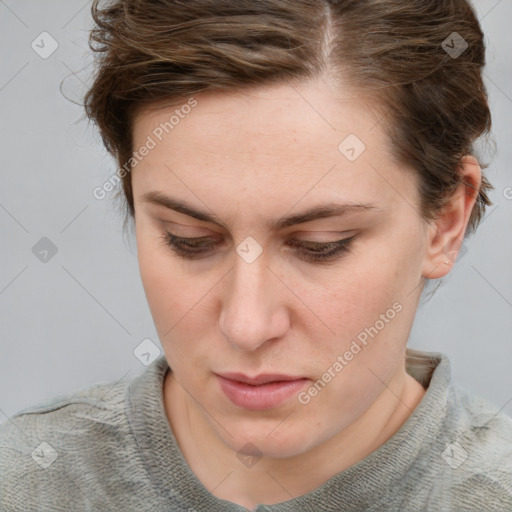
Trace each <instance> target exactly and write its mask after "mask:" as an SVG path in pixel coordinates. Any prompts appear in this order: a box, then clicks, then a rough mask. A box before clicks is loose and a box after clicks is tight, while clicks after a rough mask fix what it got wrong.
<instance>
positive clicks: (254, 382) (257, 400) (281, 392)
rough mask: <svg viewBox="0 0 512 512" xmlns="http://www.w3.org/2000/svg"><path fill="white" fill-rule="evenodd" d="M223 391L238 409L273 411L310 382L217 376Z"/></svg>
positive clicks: (276, 377) (272, 376)
mask: <svg viewBox="0 0 512 512" xmlns="http://www.w3.org/2000/svg"><path fill="white" fill-rule="evenodd" d="M216 377H217V380H218V381H219V385H220V388H221V390H222V391H223V392H224V394H225V395H226V397H227V398H228V399H229V400H230V401H231V402H232V403H233V404H234V405H236V406H237V407H241V408H243V409H248V410H254V411H255V410H265V409H273V408H276V407H278V406H280V405H283V404H284V403H285V402H287V401H289V400H290V399H291V398H292V397H293V396H296V395H297V393H299V391H300V390H301V389H302V388H303V387H304V386H305V385H306V384H307V383H308V382H309V379H307V378H305V377H297V376H291V375H282V374H261V375H257V376H255V377H248V376H247V375H244V374H241V373H224V374H222V375H219V374H216Z"/></svg>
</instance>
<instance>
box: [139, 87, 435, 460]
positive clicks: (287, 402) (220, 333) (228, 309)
mask: <svg viewBox="0 0 512 512" xmlns="http://www.w3.org/2000/svg"><path fill="white" fill-rule="evenodd" d="M194 99H195V101H196V102H197V103H194V105H195V106H194V107H193V108H190V109H189V108H183V109H181V110H180V107H179V106H174V107H169V108H167V107H166V108H164V109H161V110H158V111H153V112H146V113H143V114H140V115H139V116H138V118H137V119H136V121H135V124H134V147H135V148H139V147H142V146H143V145H145V144H147V142H148V141H149V139H148V137H149V138H151V139H152V140H153V142H155V144H153V143H151V144H150V146H154V147H152V148H151V150H150V151H149V152H148V154H147V155H146V156H145V157H144V159H143V160H142V161H141V162H140V163H139V164H138V165H137V166H136V167H135V168H134V169H133V171H132V184H133V193H134V204H135V226H136V238H137V251H138V259H139V265H140V272H141V278H142V282H143V285H144V289H145V293H146V296H147V300H148V303H149V307H150V310H151V314H152V316H153V319H154V322H155V326H156V329H157V332H158V334H159V338H160V341H161V344H162V347H163V349H164V352H165V356H166V358H167V361H168V362H169V365H170V367H171V369H172V371H173V375H174V377H175V379H176V381H177V382H179V383H180V386H181V387H182V389H183V390H186V393H184V394H183V395H184V396H185V400H187V401H188V405H189V407H191V408H193V409H194V411H195V413H196V414H197V415H199V417H201V418H202V420H203V421H204V424H205V425H209V427H210V428H211V430H212V431H213V432H214V433H215V434H216V435H217V436H218V438H220V439H221V440H222V441H223V442H224V443H225V444H226V445H227V446H229V447H231V448H233V449H234V450H239V449H240V448H241V447H242V446H244V445H246V444H247V443H252V444H253V445H255V446H256V447H257V448H258V450H259V451H260V452H261V453H263V454H264V455H269V456H272V457H288V456H292V455H296V454H300V453H302V452H305V451H306V450H308V449H311V448H313V447H315V446H317V445H319V444H320V443H322V442H323V441H326V440H328V439H330V438H332V437H333V436H335V435H336V434H337V433H338V432H340V431H342V430H343V429H345V428H346V427H348V426H349V425H350V424H352V423H353V422H354V421H356V420H357V419H358V418H360V417H361V416H362V415H363V414H364V413H365V411H367V410H368V408H369V407H370V406H371V405H372V403H374V401H375V400H376V399H377V398H378V397H379V395H380V394H381V393H382V392H383V389H384V386H385V385H386V384H388V383H390V382H391V381H392V380H393V379H395V378H396V376H397V375H399V374H400V372H402V373H403V357H404V350H405V345H406V343H407V340H408V337H409V333H410V330H411V327H412V323H413V319H414V315H415V312H416V308H417V304H418V300H419V297H420V293H421V286H420V283H421V281H422V279H421V278H422V272H423V267H424V264H425V262H424V257H425V248H426V241H427V228H426V225H425V224H424V222H423V220H422V219H421V217H420V215H419V213H418V204H419V198H418V192H417V191H418V180H417V177H416V175H415V174H414V173H413V172H412V171H411V170H410V169H406V168H404V167H401V166H400V165H398V164H397V163H396V162H395V161H394V160H393V157H392V155H391V152H390V146H389V142H388V139H387V138H386V135H385V133H384V131H383V128H382V126H381V124H380V123H379V120H380V118H381V114H379V113H378V109H377V108H372V106H371V105H370V104H368V103H365V102H364V101H363V99H362V98H359V97H358V96H357V94H356V93H353V92H351V91H348V90H343V88H342V87H340V86H339V85H338V86H336V88H335V87H334V85H332V84H329V83H328V82H327V81H324V80H318V81H314V82H308V83H304V84H302V85H300V86H299V85H297V86H295V85H294V86H293V87H292V86H290V85H280V86H272V87H268V88H262V89H255V90H251V91H246V92H244V93H236V94H235V93H213V92H208V93H202V94H199V95H196V96H195V98H194ZM184 104H186V102H184ZM176 110H179V111H180V112H181V115H180V116H179V123H175V124H174V126H173V128H172V131H171V130H170V129H169V125H167V130H168V132H169V133H168V134H166V133H165V131H164V134H163V136H162V133H161V132H162V126H163V125H164V124H165V123H166V122H169V119H170V118H171V116H172V115H173V114H175V111H176ZM184 112H187V114H186V115H185V114H184ZM176 119H178V117H175V120H176ZM159 127H160V128H159ZM155 134H156V135H155ZM347 137H348V138H347ZM160 139H161V140H160ZM363 144H364V147H363ZM157 194H158V195H159V197H160V199H162V198H163V197H164V196H165V197H167V198H170V199H172V201H174V202H175V203H174V205H175V204H176V203H178V202H179V203H182V204H185V205H186V206H187V207H188V208H189V210H188V211H187V212H188V213H185V212H186V210H184V209H181V211H177V210H175V209H171V208H169V207H168V206H172V205H171V204H170V201H168V205H167V206H165V205H164V204H163V202H164V201H157V200H156V198H157ZM151 197H152V199H151ZM333 205H338V206H337V208H338V210H337V211H336V212H330V214H329V212H327V209H329V208H333V209H336V208H334V206H333ZM340 205H341V206H340ZM354 205H359V206H354ZM362 205H366V206H362ZM319 208H324V209H325V210H324V215H323V216H318V215H317V216H315V215H314V213H315V209H317V210H316V213H318V211H319V210H318V209H319ZM178 209H179V208H178ZM190 210H193V211H195V212H201V213H202V214H203V216H202V217H201V220H200V219H199V218H196V217H200V215H196V214H193V211H190ZM307 212H310V213H311V212H313V215H311V216H308V215H306V213H307ZM326 212H327V213H326ZM206 215H208V216H209V217H206ZM304 215H305V216H304ZM278 221H279V222H278ZM190 239H192V240H190ZM194 239H196V240H194ZM232 373H236V374H242V375H234V376H233V375H228V374H232ZM275 374H278V375H279V376H276V375H275ZM253 377H261V382H263V381H265V382H268V381H274V382H273V383H267V384H266V385H260V386H258V387H255V386H251V385H250V383H247V382H246V383H243V382H242V381H244V380H245V381H247V380H249V378H253ZM276 381H280V382H276ZM284 381H286V382H284ZM261 382H260V383H261ZM254 383H255V382H254V381H253V382H252V384H254ZM198 403H200V404H201V406H198V405H197V404H198Z"/></svg>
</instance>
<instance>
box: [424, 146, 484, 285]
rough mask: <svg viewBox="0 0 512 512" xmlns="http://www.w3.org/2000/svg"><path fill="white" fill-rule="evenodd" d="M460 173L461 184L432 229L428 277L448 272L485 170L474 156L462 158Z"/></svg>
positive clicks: (427, 251) (425, 269) (458, 248)
mask: <svg viewBox="0 0 512 512" xmlns="http://www.w3.org/2000/svg"><path fill="white" fill-rule="evenodd" d="M459 176H460V183H459V186H458V187H457V189H456V190H455V192H454V193H453V195H452V197H451V198H450V200H449V202H448V203H447V204H446V206H445V208H443V210H442V211H441V212H439V214H438V217H437V219H436V220H435V221H433V223H432V225H431V227H430V229H429V235H428V240H427V246H426V253H425V259H424V262H423V269H422V276H423V277H425V278H426V279H439V278H441V277H444V276H445V275H447V274H448V273H449V271H450V270H451V268H452V265H453V264H454V263H455V261H456V259H457V256H458V254H459V252H460V249H461V247H462V244H463V242H464V238H465V234H466V228H467V226H468V223H469V219H470V216H471V212H472V211H473V207H474V206H475V204H476V201H477V198H478V192H479V190H480V185H481V182H482V169H481V168H480V165H479V163H478V160H477V159H476V158H475V157H474V156H471V155H467V156H465V157H464V158H462V159H461V164H460V167H459Z"/></svg>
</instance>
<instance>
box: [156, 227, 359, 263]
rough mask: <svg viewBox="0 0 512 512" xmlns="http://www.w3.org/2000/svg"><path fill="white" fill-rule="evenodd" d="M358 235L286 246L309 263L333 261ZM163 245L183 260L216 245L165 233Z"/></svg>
mask: <svg viewBox="0 0 512 512" xmlns="http://www.w3.org/2000/svg"><path fill="white" fill-rule="evenodd" d="M357 236H358V235H356V236H353V237H350V238H344V239H342V240H335V241H332V242H309V241H306V240H290V241H288V245H290V246H293V247H297V249H298V250H297V252H298V253H299V255H300V257H301V258H303V259H304V260H306V261H309V262H313V263H314V262H324V261H326V262H327V261H333V260H334V259H336V258H337V257H339V256H341V255H342V254H344V253H348V252H349V251H350V248H351V245H352V242H353V241H354V240H355V238H357ZM162 238H163V240H164V243H165V244H166V245H167V246H169V247H170V248H171V249H172V250H173V251H174V252H175V253H176V254H177V255H178V256H179V257H181V258H184V259H190V260H194V259H202V258H203V257H205V254H207V253H208V252H209V251H210V250H211V249H213V248H214V247H215V245H216V241H215V240H213V239H211V238H208V237H199V238H180V237H177V236H175V235H174V234H172V233H170V232H168V231H166V232H165V233H164V235H163V236H162Z"/></svg>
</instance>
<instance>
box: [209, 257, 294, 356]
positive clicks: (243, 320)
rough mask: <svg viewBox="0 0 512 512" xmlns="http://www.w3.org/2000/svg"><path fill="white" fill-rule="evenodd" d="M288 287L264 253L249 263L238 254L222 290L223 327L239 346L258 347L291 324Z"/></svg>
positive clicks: (281, 332)
mask: <svg viewBox="0 0 512 512" xmlns="http://www.w3.org/2000/svg"><path fill="white" fill-rule="evenodd" d="M285 288H286V287H285V286H284V285H283V283H282V282H281V281H280V279H279V278H278V277H277V276H276V275H275V274H274V272H273V271H272V270H271V269H270V268H268V267H267V262H266V260H265V259H264V258H262V257H260V258H258V259H256V261H253V262H252V263H247V262H246V261H244V260H243V259H242V258H240V257H238V256H236V257H235V263H234V268H233V270H232V271H231V272H229V273H228V275H227V276H226V282H225V286H224V288H223V290H222V293H223V296H222V299H221V302H222V306H221V313H220V317H219V328H220V330H221V332H222V334H223V335H224V336H225V337H226V339H227V341H228V342H229V344H230V345H231V346H232V347H234V348H235V349H237V350H242V351H254V350H256V349H257V348H258V347H260V346H262V345H263V344H264V343H265V342H267V341H270V340H275V339H278V338H280V337H282V336H283V335H284V334H285V333H286V331H287V329H288V328H289V315H288V312H287V307H286V303H285V300H286V296H284V295H283V293H285V291H284V289H285Z"/></svg>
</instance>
